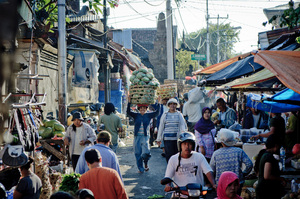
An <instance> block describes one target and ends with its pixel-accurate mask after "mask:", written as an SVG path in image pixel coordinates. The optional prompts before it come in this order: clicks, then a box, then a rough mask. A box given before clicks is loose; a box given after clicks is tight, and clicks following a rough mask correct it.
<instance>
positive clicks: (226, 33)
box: [180, 23, 240, 65]
mask: <svg viewBox="0 0 300 199" xmlns="http://www.w3.org/2000/svg"><path fill="white" fill-rule="evenodd" d="M217 30H218V28H217V24H210V25H209V35H210V42H209V43H210V45H209V46H210V47H209V48H210V60H209V63H210V64H216V63H218V60H217V45H218V40H219V49H220V51H219V52H220V60H219V62H221V61H224V60H226V59H228V58H230V57H232V56H233V55H234V52H233V50H232V49H233V47H234V44H235V43H237V42H238V41H239V34H240V32H239V30H238V29H236V28H234V27H233V26H231V25H230V23H226V24H220V25H219V39H218V31H217ZM206 35H207V34H206V28H203V29H200V30H198V31H196V32H192V33H190V34H188V35H187V36H186V37H185V41H182V40H181V41H180V42H181V43H182V42H184V43H185V45H186V46H188V48H189V49H190V50H193V51H195V52H196V53H197V54H206ZM200 63H201V64H202V65H206V61H202V62H200Z"/></svg>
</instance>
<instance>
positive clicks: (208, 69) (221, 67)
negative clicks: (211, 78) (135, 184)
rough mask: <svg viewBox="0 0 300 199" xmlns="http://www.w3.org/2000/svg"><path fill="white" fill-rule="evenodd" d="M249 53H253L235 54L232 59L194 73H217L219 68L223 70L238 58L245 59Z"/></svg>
mask: <svg viewBox="0 0 300 199" xmlns="http://www.w3.org/2000/svg"><path fill="white" fill-rule="evenodd" d="M249 55H251V52H248V53H245V54H242V55H238V56H235V57H233V58H231V59H228V60H225V61H223V62H220V63H217V64H214V65H211V66H209V67H207V68H204V69H200V70H197V71H195V72H193V74H194V75H200V74H213V73H215V72H217V71H219V70H222V69H223V68H225V67H226V66H229V65H230V64H232V63H234V62H237V61H238V60H241V59H244V58H245V57H248V56H249Z"/></svg>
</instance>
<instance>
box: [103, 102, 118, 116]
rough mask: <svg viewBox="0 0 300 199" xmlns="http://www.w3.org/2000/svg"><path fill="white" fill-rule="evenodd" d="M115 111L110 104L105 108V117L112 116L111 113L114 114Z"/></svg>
mask: <svg viewBox="0 0 300 199" xmlns="http://www.w3.org/2000/svg"><path fill="white" fill-rule="evenodd" d="M115 111H116V109H115V106H114V105H113V104H112V103H110V102H108V103H106V104H105V106H104V114H105V115H110V114H111V113H114V112H115Z"/></svg>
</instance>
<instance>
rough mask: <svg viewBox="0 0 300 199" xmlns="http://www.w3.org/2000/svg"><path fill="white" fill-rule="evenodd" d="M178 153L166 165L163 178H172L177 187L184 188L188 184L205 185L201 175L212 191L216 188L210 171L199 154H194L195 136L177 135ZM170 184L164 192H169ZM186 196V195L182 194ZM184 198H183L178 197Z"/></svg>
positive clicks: (189, 134)
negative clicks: (207, 181) (206, 179)
mask: <svg viewBox="0 0 300 199" xmlns="http://www.w3.org/2000/svg"><path fill="white" fill-rule="evenodd" d="M177 147H178V150H179V153H177V154H175V155H173V156H172V157H171V158H170V160H169V162H168V165H167V170H166V173H165V177H169V178H172V179H173V181H174V182H176V183H177V185H178V186H180V187H181V186H185V185H187V184H188V183H199V184H201V185H202V186H204V185H205V183H204V177H203V173H204V174H205V175H206V177H207V178H208V180H209V182H210V184H211V185H212V187H213V188H214V189H216V188H217V186H216V184H215V180H214V177H213V173H212V169H211V167H210V166H209V164H208V162H207V161H206V159H205V157H204V156H203V155H202V154H201V153H197V152H195V151H194V150H195V136H194V134H192V133H190V132H184V133H181V134H180V135H179V138H178V141H177ZM171 190H172V187H171V185H170V184H167V185H166V186H165V189H164V191H165V192H168V191H171ZM183 194H187V193H183ZM180 197H181V198H184V196H180Z"/></svg>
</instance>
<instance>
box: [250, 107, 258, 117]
mask: <svg viewBox="0 0 300 199" xmlns="http://www.w3.org/2000/svg"><path fill="white" fill-rule="evenodd" d="M250 110H251V112H252V114H253V115H258V114H259V110H258V109H255V108H250Z"/></svg>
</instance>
